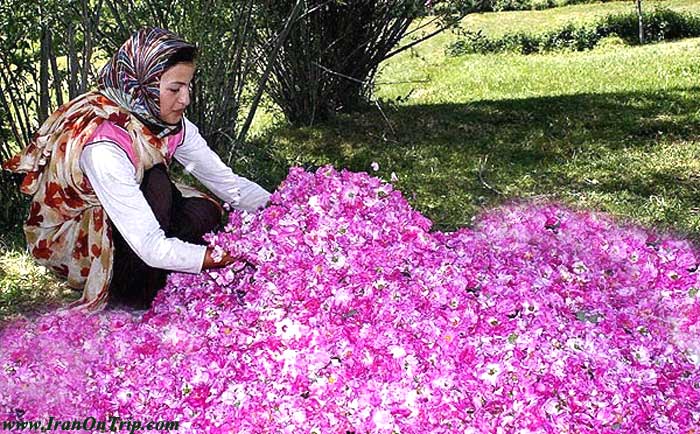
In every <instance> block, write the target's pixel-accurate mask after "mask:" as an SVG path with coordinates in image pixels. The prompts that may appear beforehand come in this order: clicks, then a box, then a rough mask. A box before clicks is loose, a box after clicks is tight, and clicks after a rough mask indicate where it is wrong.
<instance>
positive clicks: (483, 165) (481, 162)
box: [479, 155, 504, 196]
mask: <svg viewBox="0 0 700 434" xmlns="http://www.w3.org/2000/svg"><path fill="white" fill-rule="evenodd" d="M488 161H489V156H488V155H486V156H485V157H481V159H480V160H479V181H481V185H483V186H484V187H486V189H487V190H489V191H491V192H492V193H495V194H497V195H499V196H504V194H503V192H502V191H500V190H498V189H496V188H494V187H492V186H491V185H490V184H489V183H488V182H486V180H485V179H484V172H485V171H486V163H487V162H488Z"/></svg>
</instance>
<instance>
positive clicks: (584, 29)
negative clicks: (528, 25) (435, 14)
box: [447, 8, 700, 56]
mask: <svg viewBox="0 0 700 434" xmlns="http://www.w3.org/2000/svg"><path fill="white" fill-rule="evenodd" d="M638 29H639V27H638V22H637V14H636V13H627V14H615V15H609V16H607V17H604V18H602V19H600V20H598V21H597V22H595V23H591V24H585V25H577V24H573V23H569V24H567V25H565V26H564V27H562V28H561V29H559V30H554V31H549V32H546V33H542V34H531V33H512V34H506V35H503V36H501V37H498V38H491V37H488V36H486V35H485V34H484V33H483V32H481V31H477V32H473V31H464V32H463V37H462V38H461V39H459V40H457V41H455V42H453V43H451V44H450V45H449V46H448V48H447V54H448V55H450V56H459V55H464V54H473V53H496V52H502V51H515V52H519V53H522V54H532V53H539V52H543V51H553V50H561V49H566V50H575V51H582V50H590V49H592V48H593V47H595V46H596V45H597V44H598V43H599V42H600V41H601V40H602V39H603V38H607V37H610V36H618V37H620V38H622V39H623V40H625V41H626V42H627V43H629V44H637V43H639V40H638V34H639V30H638ZM644 35H645V36H644V40H645V42H660V41H664V40H674V39H681V38H687V37H696V36H700V16H698V15H693V14H691V13H687V12H676V11H673V10H670V9H666V8H657V9H655V10H654V11H652V12H650V13H645V14H644Z"/></svg>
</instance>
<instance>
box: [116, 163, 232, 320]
mask: <svg viewBox="0 0 700 434" xmlns="http://www.w3.org/2000/svg"><path fill="white" fill-rule="evenodd" d="M141 191H142V192H143V195H144V197H145V198H146V201H147V202H148V204H149V205H150V207H151V209H152V210H153V214H155V216H156V219H157V220H158V223H160V227H161V228H162V229H163V231H164V232H165V236H166V237H169V238H170V237H174V238H179V239H181V240H182V241H187V242H190V243H194V244H200V245H204V244H206V243H205V242H204V241H202V236H203V235H204V234H206V233H207V232H211V231H213V230H215V229H216V228H217V227H218V226H219V225H220V223H221V217H222V211H221V208H219V207H218V206H217V205H216V204H214V203H213V202H212V201H210V200H207V199H203V198H184V197H182V194H181V193H180V191H179V190H178V189H177V188H176V187H175V185H174V184H173V183H172V181H171V180H170V177H169V176H168V173H167V169H166V168H165V166H164V165H162V164H159V165H156V166H153V167H152V168H151V169H149V170H147V171H146V172H145V173H144V176H143V181H142V182H141ZM112 240H113V243H114V265H113V267H112V270H113V271H112V281H111V283H110V287H109V303H110V304H111V305H127V306H132V307H135V308H139V309H144V308H149V307H150V305H151V302H152V301H153V299H154V298H155V296H156V293H157V292H158V290H160V289H162V288H163V287H164V286H165V282H166V278H167V275H168V272H169V271H167V270H162V269H158V268H152V267H149V266H148V265H146V263H145V262H143V261H142V260H141V258H139V257H138V256H137V255H136V253H134V251H133V250H131V247H129V245H128V244H127V243H126V241H125V240H124V238H123V237H122V235H121V234H120V233H119V231H117V229H116V228H115V227H114V226H112Z"/></svg>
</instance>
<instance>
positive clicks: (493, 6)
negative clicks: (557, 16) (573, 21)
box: [482, 0, 615, 12]
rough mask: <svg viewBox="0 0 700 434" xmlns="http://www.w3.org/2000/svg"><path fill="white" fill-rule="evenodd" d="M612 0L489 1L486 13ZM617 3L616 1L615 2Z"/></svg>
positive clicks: (485, 7)
mask: <svg viewBox="0 0 700 434" xmlns="http://www.w3.org/2000/svg"><path fill="white" fill-rule="evenodd" d="M607 1H610V0H487V1H486V2H485V3H484V4H483V6H482V10H483V11H484V12H502V11H526V10H542V9H549V8H555V7H561V6H567V5H576V4H587V3H606V2H607ZM613 1H615V0H613Z"/></svg>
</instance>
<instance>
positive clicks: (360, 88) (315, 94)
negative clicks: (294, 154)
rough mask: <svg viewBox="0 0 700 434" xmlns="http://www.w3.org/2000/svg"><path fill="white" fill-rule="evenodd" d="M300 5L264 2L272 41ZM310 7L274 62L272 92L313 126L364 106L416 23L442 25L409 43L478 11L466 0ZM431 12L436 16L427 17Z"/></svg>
mask: <svg viewBox="0 0 700 434" xmlns="http://www.w3.org/2000/svg"><path fill="white" fill-rule="evenodd" d="M297 3H298V2H297V1H296V0H286V1H276V0H275V1H269V0H268V1H263V2H262V3H261V7H262V13H261V20H262V24H263V28H264V29H265V30H264V31H265V34H266V35H267V37H268V38H271V37H272V35H274V34H275V32H276V30H277V29H279V28H281V27H282V26H283V24H284V23H285V21H286V20H287V17H288V16H289V15H290V11H293V9H294V6H295V5H297ZM304 4H305V9H303V10H301V11H300V12H299V14H298V16H297V17H296V18H295V22H294V25H293V28H292V29H291V31H290V33H289V36H288V38H287V39H286V42H285V44H284V46H283V48H282V50H281V52H280V55H279V57H278V58H277V59H275V61H274V62H273V66H272V76H271V80H270V83H269V89H268V92H269V94H270V96H271V98H272V99H273V100H274V101H275V103H277V104H278V105H279V106H280V108H281V110H282V112H283V113H284V115H285V117H286V118H287V120H288V121H289V122H290V123H292V124H295V125H311V124H313V123H315V122H317V121H322V120H325V119H328V118H329V117H330V116H332V115H333V114H334V113H335V112H337V111H346V112H347V111H352V110H355V109H357V108H359V107H362V106H364V105H365V104H366V103H367V102H368V99H369V95H370V92H371V90H372V85H373V81H374V76H375V74H376V71H377V68H378V66H379V64H380V63H381V62H382V61H384V60H385V59H387V58H389V57H391V56H392V55H394V54H395V52H396V51H397V50H395V47H396V45H397V44H398V43H399V41H401V40H402V39H403V38H404V36H406V34H407V31H408V29H409V26H410V25H411V24H412V23H413V22H414V21H415V20H419V19H425V20H428V21H430V23H431V24H434V23H437V24H438V30H437V31H434V32H431V33H429V34H428V35H426V36H424V37H421V38H419V39H418V40H417V41H414V42H412V43H411V44H415V43H417V42H420V41H422V40H424V39H427V38H429V37H431V36H434V35H435V34H437V33H439V32H440V31H441V30H444V29H445V28H447V27H448V26H450V25H452V24H454V23H456V21H457V20H458V19H459V18H460V17H461V16H463V15H464V14H465V13H466V12H468V11H470V10H472V8H473V4H472V3H469V2H463V1H462V2H455V1H449V2H433V3H432V4H431V3H430V2H428V3H427V4H426V2H425V1H418V0H389V1H386V0H373V1H365V0H349V1H330V2H328V1H323V0H313V1H309V2H305V3H304ZM429 12H434V13H437V14H438V15H437V16H433V17H430V18H428V17H425V15H426V14H428V13H429ZM426 25H428V24H426V23H424V26H426ZM424 26H421V25H420V24H419V25H418V26H417V27H419V28H421V29H422V28H423V27H424ZM403 48H404V49H405V47H403ZM399 50H400V49H399Z"/></svg>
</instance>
